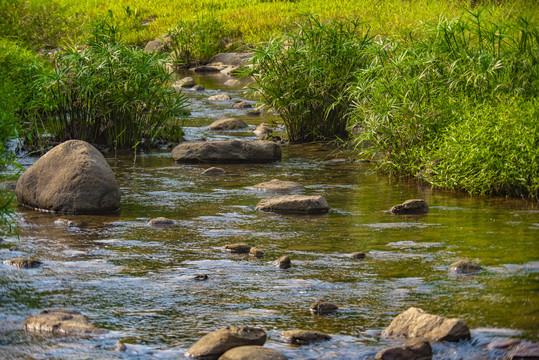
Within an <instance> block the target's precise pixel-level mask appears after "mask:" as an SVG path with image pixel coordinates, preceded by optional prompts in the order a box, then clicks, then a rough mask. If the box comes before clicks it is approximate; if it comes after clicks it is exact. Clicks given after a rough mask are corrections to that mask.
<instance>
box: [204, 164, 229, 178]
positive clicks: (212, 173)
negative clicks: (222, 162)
mask: <svg viewBox="0 0 539 360" xmlns="http://www.w3.org/2000/svg"><path fill="white" fill-rule="evenodd" d="M223 174H226V171H225V169H222V168H219V167H215V166H212V167H211V168H208V169H206V170H204V171H203V172H202V173H201V174H200V175H205V176H217V175H223Z"/></svg>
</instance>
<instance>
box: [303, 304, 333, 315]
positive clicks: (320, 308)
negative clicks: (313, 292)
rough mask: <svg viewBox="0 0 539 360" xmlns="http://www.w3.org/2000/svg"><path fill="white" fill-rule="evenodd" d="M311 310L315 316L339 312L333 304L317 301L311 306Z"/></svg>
mask: <svg viewBox="0 0 539 360" xmlns="http://www.w3.org/2000/svg"><path fill="white" fill-rule="evenodd" d="M310 309H311V312H312V313H313V314H316V315H326V314H331V313H333V312H335V311H337V310H338V309H339V307H338V306H337V305H335V304H332V303H327V302H323V301H317V302H314V303H312V304H311V306H310Z"/></svg>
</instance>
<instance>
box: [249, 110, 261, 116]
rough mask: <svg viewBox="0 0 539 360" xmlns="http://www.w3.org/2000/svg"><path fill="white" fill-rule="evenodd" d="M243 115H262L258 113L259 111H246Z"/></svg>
mask: <svg viewBox="0 0 539 360" xmlns="http://www.w3.org/2000/svg"><path fill="white" fill-rule="evenodd" d="M245 115H247V116H260V115H262V113H261V112H260V110H248V111H247V112H246V113H245Z"/></svg>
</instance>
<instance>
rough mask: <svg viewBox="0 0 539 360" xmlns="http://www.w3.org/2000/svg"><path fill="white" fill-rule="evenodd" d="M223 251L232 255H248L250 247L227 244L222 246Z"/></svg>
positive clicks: (247, 245)
mask: <svg viewBox="0 0 539 360" xmlns="http://www.w3.org/2000/svg"><path fill="white" fill-rule="evenodd" d="M223 250H225V251H228V252H230V253H234V254H248V253H249V251H250V250H251V246H250V245H249V244H246V243H236V244H228V245H225V246H223Z"/></svg>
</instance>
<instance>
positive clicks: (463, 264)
mask: <svg viewBox="0 0 539 360" xmlns="http://www.w3.org/2000/svg"><path fill="white" fill-rule="evenodd" d="M481 269H482V267H481V266H479V265H477V264H474V263H473V262H471V261H470V260H458V261H455V262H454V263H452V264H451V265H449V270H451V272H453V273H457V274H476V273H478V272H479V271H481Z"/></svg>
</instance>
